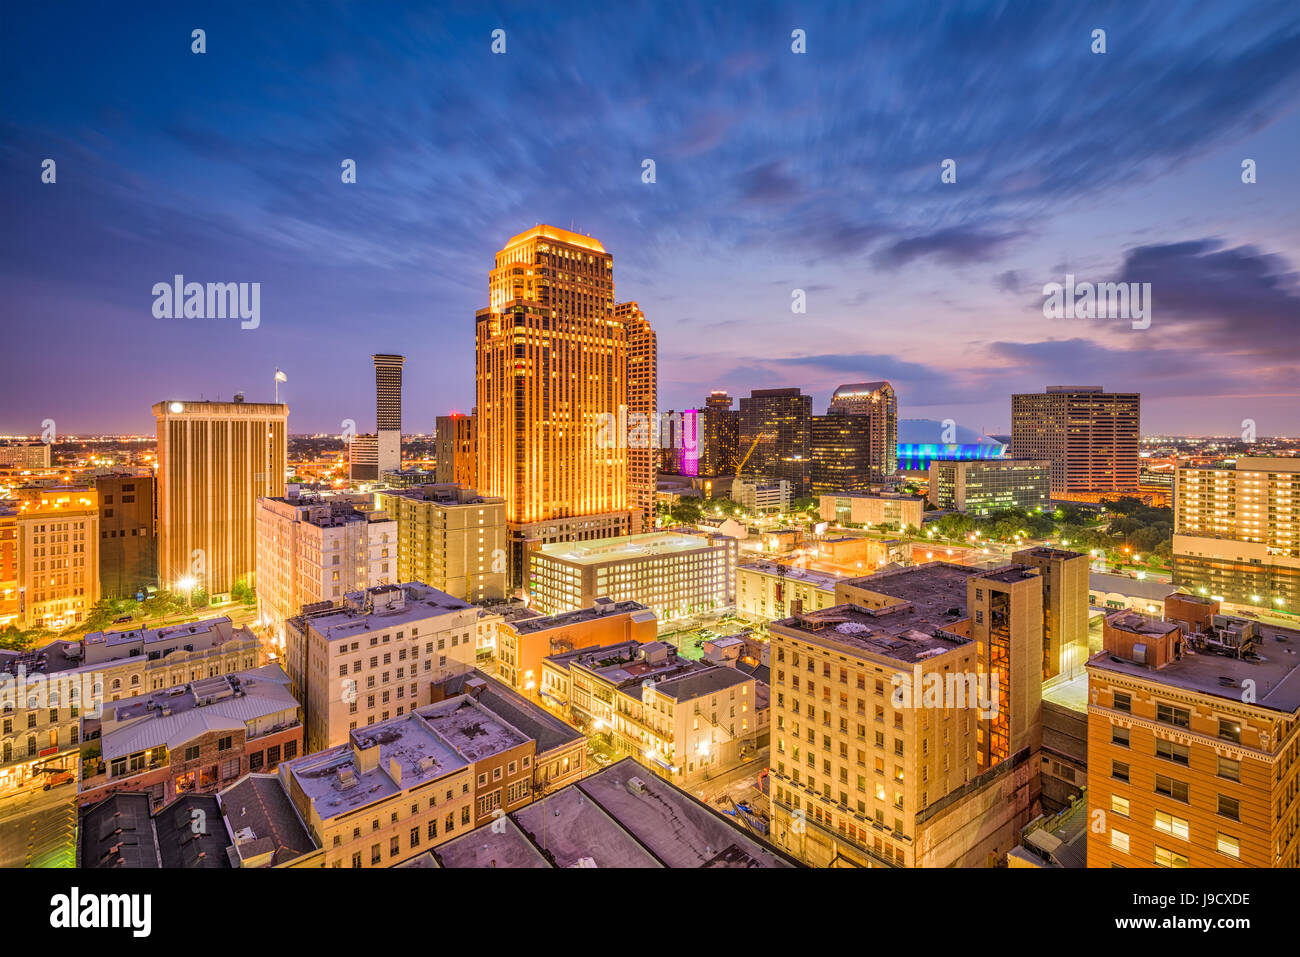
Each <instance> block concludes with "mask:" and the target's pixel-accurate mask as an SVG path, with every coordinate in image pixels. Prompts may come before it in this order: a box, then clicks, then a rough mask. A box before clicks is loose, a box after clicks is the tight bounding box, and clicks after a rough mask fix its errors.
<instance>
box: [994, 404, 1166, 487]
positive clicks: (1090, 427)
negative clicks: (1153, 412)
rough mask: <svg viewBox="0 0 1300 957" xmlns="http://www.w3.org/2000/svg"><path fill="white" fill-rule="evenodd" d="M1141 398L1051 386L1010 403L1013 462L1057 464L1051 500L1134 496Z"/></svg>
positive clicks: (1136, 481) (1053, 468)
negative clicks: (1097, 495) (1112, 494)
mask: <svg viewBox="0 0 1300 957" xmlns="http://www.w3.org/2000/svg"><path fill="white" fill-rule="evenodd" d="M1141 405H1142V397H1141V396H1140V395H1139V394H1138V393H1136V392H1103V391H1102V387H1101V386H1066V385H1058V386H1048V388H1047V391H1046V392H1034V393H1021V394H1016V395H1013V396H1012V397H1011V457H1012V458H1017V459H1046V460H1047V461H1049V462H1051V464H1052V497H1053V498H1068V497H1069V496H1070V495H1071V494H1075V493H1078V494H1085V495H1087V494H1094V493H1102V492H1135V491H1137V488H1138V472H1139V466H1138V462H1139V459H1138V441H1139V439H1140V438H1141V418H1142V416H1141Z"/></svg>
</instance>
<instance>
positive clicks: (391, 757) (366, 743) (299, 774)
mask: <svg viewBox="0 0 1300 957" xmlns="http://www.w3.org/2000/svg"><path fill="white" fill-rule="evenodd" d="M351 737H352V742H353V743H355V745H356V746H357V747H359V748H361V749H363V750H364V749H366V748H369V747H372V746H378V747H379V763H378V765H377V766H376V767H375V768H373V769H371V770H369V771H366V772H364V773H363V772H362V771H361V769H360V768H359V767H358V766H357V762H356V758H355V755H354V753H353V744H352V743H350V744H342V745H338V746H336V747H333V748H327V749H326V750H324V751H318V752H316V753H315V754H310V755H307V756H305V757H302V758H298V759H297V760H296V761H293V762H291V763H290V764H289V765H288V767H287V773H288V774H290V775H292V777H293V779H294V780H295V781H297V782H298V786H299V787H300V788H302V792H303V794H304V795H305V796H306V798H307V800H309V801H310V802H311V804H312V807H313V808H314V809H315V811H316V813H317V814H318V815H319V816H320V817H321V819H322V820H329V819H331V818H334V817H337V816H338V815H340V814H347V813H348V812H349V811H354V810H356V809H357V808H360V807H365V806H366V805H367V804H372V803H374V802H376V801H382V800H384V799H386V798H389V797H392V796H393V795H394V794H398V793H400V792H401V791H402V790H404V789H407V788H412V787H418V786H419V785H421V784H424V783H426V782H428V781H433V780H436V779H437V778H440V777H443V776H444V775H447V774H451V773H452V772H455V771H459V770H461V769H462V768H465V767H468V766H469V761H467V760H466V759H465V758H464V757H463V756H462V755H460V754H459V753H458V752H457V751H456V750H455V748H453V747H452V746H451V744H450V743H448V742H447V741H445V740H443V738H442V737H441V736H439V735H437V734H435V733H434V732H433V731H432V729H431V728H430V727H429V726H428V725H427V724H426V723H425V721H424V719H423V718H421V717H419V715H418V714H416V713H412V714H407V715H403V716H402V717H400V718H394V719H392V720H390V721H384V722H382V723H380V724H374V725H370V726H369V727H366V728H358V729H357V730H355V731H353V732H352V734H351ZM282 767H283V765H282ZM395 772H396V773H397V774H398V775H399V776H400V783H399V780H398V778H395V777H394V773H395Z"/></svg>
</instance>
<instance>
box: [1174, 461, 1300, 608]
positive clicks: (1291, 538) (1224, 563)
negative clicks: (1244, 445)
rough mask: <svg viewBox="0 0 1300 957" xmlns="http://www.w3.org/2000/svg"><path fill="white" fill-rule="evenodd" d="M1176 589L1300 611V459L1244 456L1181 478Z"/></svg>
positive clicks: (1181, 473)
mask: <svg viewBox="0 0 1300 957" xmlns="http://www.w3.org/2000/svg"><path fill="white" fill-rule="evenodd" d="M1173 580H1174V584H1175V585H1178V586H1180V587H1183V588H1186V589H1187V590H1188V591H1190V592H1192V593H1194V594H1198V595H1204V596H1208V597H1217V598H1218V599H1219V600H1221V601H1226V602H1231V603H1233V604H1238V605H1250V606H1254V607H1261V608H1272V609H1275V610H1289V611H1294V610H1295V609H1297V608H1300V461H1297V460H1296V459H1294V458H1283V457H1277V456H1271V457H1268V456H1243V457H1242V458H1239V459H1237V460H1236V462H1235V464H1234V467H1233V468H1213V467H1208V468H1201V467H1195V466H1188V465H1180V466H1179V467H1178V468H1177V470H1176V471H1175V474H1174V541H1173Z"/></svg>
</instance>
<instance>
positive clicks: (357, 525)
mask: <svg viewBox="0 0 1300 957" xmlns="http://www.w3.org/2000/svg"><path fill="white" fill-rule="evenodd" d="M257 505H258V510H257V610H258V617H259V618H260V619H261V621H262V623H263V624H265V625H267V626H269V627H270V628H271V629H272V630H273V631H274V633H275V635H276V637H277V639H278V642H279V644H280V646H281V647H283V646H284V633H285V631H284V623H285V621H287V620H288V619H290V618H292V617H294V616H295V615H300V614H302V610H303V606H304V605H315V604H317V603H318V602H327V603H330V604H337V603H339V602H341V601H342V600H343V596H344V595H346V594H348V593H349V592H354V591H360V590H362V589H365V588H370V587H372V586H374V585H388V584H391V583H392V582H393V581H396V580H402V579H398V577H397V566H398V562H397V553H398V549H397V522H396V521H394V520H393V519H392V518H391V517H390V515H389V514H388V513H386V512H384V511H381V510H379V509H376V508H375V506H374V502H373V500H372V499H371V497H370V496H368V495H361V494H348V493H343V494H334V493H325V494H311V493H305V494H299V495H290V496H286V497H284V498H263V499H259V500H258V503H257Z"/></svg>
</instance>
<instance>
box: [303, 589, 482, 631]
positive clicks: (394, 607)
mask: <svg viewBox="0 0 1300 957" xmlns="http://www.w3.org/2000/svg"><path fill="white" fill-rule="evenodd" d="M345 601H346V603H345V604H344V605H343V607H341V608H339V609H337V610H335V611H331V612H327V613H324V614H320V615H312V616H310V617H309V618H308V619H307V624H308V626H309V627H310V628H311V629H312V630H313V631H315V632H317V633H319V634H320V635H321V636H322V637H323V638H324V639H325V640H326V641H340V640H343V639H351V638H354V637H356V636H357V635H360V634H365V633H367V632H371V631H384V630H387V629H389V628H401V627H403V626H405V625H410V624H415V623H418V622H422V621H427V620H428V619H430V618H436V617H438V616H441V615H447V614H451V613H453V612H458V611H464V610H465V609H467V608H472V607H473V606H472V605H470V604H469V602H466V601H463V600H461V599H459V598H453V597H452V596H451V595H449V594H447V593H446V592H445V591H439V590H438V589H436V588H433V587H431V586H429V585H425V584H423V583H422V582H406V583H404V584H401V585H378V586H376V587H374V588H367V589H365V590H364V591H357V592H348V594H347V595H346V596H345Z"/></svg>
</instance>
